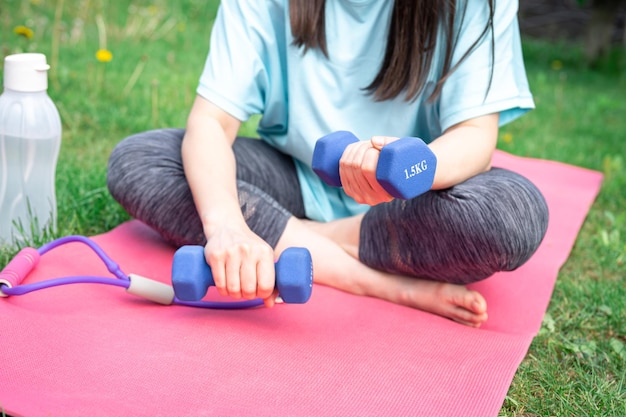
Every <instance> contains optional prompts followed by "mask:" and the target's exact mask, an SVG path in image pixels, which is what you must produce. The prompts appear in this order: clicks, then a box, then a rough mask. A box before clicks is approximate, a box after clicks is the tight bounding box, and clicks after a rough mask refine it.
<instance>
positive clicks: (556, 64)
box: [550, 59, 563, 71]
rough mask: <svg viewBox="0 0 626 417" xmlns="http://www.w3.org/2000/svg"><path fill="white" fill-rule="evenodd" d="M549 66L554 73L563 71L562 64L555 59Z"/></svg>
mask: <svg viewBox="0 0 626 417" xmlns="http://www.w3.org/2000/svg"><path fill="white" fill-rule="evenodd" d="M550 66H551V67H552V69H553V70H554V71H560V70H561V69H563V62H561V61H559V60H558V59H555V60H554V61H552V64H550Z"/></svg>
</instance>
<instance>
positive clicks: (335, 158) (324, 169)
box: [312, 130, 437, 200]
mask: <svg viewBox="0 0 626 417" xmlns="http://www.w3.org/2000/svg"><path fill="white" fill-rule="evenodd" d="M358 140H359V139H358V138H357V137H356V136H354V134H352V133H351V132H348V131H343V130H341V131H337V132H333V133H330V134H328V135H326V136H323V137H322V138H320V139H319V140H318V141H317V142H316V144H315V149H314V150H313V162H312V167H313V171H314V172H315V173H316V174H317V175H318V176H319V177H320V178H321V179H322V180H323V181H324V182H325V183H326V184H328V185H332V186H334V187H341V177H340V175H339V160H340V159H341V156H342V155H343V152H344V150H345V149H346V147H347V146H348V145H350V144H351V143H354V142H357V141H358ZM436 168H437V157H436V156H435V154H434V153H433V152H432V151H431V150H430V148H429V147H428V146H427V145H426V143H424V141H423V140H421V139H419V138H415V137H404V138H400V139H398V140H396V141H395V142H391V143H389V144H387V145H385V146H383V148H382V149H381V151H380V155H379V157H378V165H377V166H376V180H377V181H378V182H379V184H380V185H381V186H382V187H383V189H384V190H385V191H387V192H388V193H389V195H391V196H392V197H394V198H399V199H402V200H408V199H411V198H413V197H416V196H418V195H420V194H423V193H425V192H426V191H428V190H430V188H431V187H432V185H433V180H434V178H435V169H436Z"/></svg>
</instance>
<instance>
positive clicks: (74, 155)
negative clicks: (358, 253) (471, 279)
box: [0, 0, 626, 417]
mask: <svg viewBox="0 0 626 417" xmlns="http://www.w3.org/2000/svg"><path fill="white" fill-rule="evenodd" d="M216 5H217V1H215V0H214V1H205V0H184V1H179V2H167V1H165V0H155V1H151V2H148V1H140V0H132V1H131V0H129V1H121V0H116V1H115V0H114V1H104V0H91V1H77V0H65V1H60V0H57V2H45V1H43V0H38V1H35V0H30V1H23V0H3V1H2V3H1V4H0V52H1V53H2V55H3V56H4V55H7V54H9V53H16V52H24V51H37V52H43V53H45V54H47V55H48V60H49V63H50V64H51V65H52V67H53V68H52V71H51V73H50V88H49V94H50V96H51V97H52V98H53V99H54V101H55V102H56V104H57V106H58V108H59V111H60V113H61V117H62V119H63V128H64V132H63V142H62V148H61V153H60V157H59V162H58V170H57V198H58V207H59V212H58V230H57V232H56V234H55V236H57V235H58V236H62V235H68V234H84V235H93V234H97V233H102V232H105V231H107V230H110V229H111V228H113V227H115V226H116V225H118V224H119V223H121V222H123V221H126V220H127V219H128V215H127V214H126V213H125V212H124V211H123V210H122V209H121V208H120V207H119V206H118V205H117V204H116V203H115V202H114V201H113V199H112V198H111V197H110V196H109V194H108V192H107V190H106V186H105V177H106V163H107V159H108V155H109V153H110V151H111V149H112V148H113V146H114V145H115V144H116V143H117V142H118V141H119V140H120V139H122V138H123V137H125V136H127V135H129V134H132V133H135V132H138V131H143V130H146V129H152V128H159V127H172V126H177V127H182V126H184V124H185V119H186V116H187V112H188V110H189V108H190V106H191V103H192V100H193V97H194V94H195V87H196V84H197V81H198V77H199V75H200V72H201V70H202V65H203V62H204V59H205V57H206V51H207V46H208V39H209V34H210V29H211V25H210V21H211V19H212V17H213V15H214V12H215V9H216ZM98 16H100V17H98ZM98 21H100V27H101V29H102V28H104V29H105V30H106V48H107V49H109V50H110V51H111V52H112V53H113V60H112V61H111V62H108V63H102V62H98V61H97V60H96V59H95V53H96V51H97V50H98V49H99V48H100V47H102V46H105V45H104V43H103V41H104V38H102V35H100V34H99V30H98ZM18 25H25V26H27V27H29V28H31V29H32V30H33V31H34V36H33V38H31V39H26V38H24V37H20V36H18V35H15V34H14V33H13V28H14V27H16V26H18ZM524 50H525V55H526V62H527V70H528V76H529V82H530V85H531V89H532V90H533V93H534V96H535V99H536V103H537V106H538V108H537V110H535V111H533V112H531V113H529V114H528V115H526V116H524V117H523V118H521V119H519V120H517V121H515V122H514V123H512V124H510V125H508V126H505V127H504V128H503V129H502V131H501V135H500V142H499V148H500V149H502V150H504V151H507V152H511V153H513V154H517V155H522V156H530V157H537V158H546V159H552V160H557V161H562V162H565V163H569V164H573V165H578V166H582V167H586V168H590V169H593V170H597V171H601V172H603V173H604V174H605V180H604V183H603V186H602V190H601V192H600V194H599V196H598V198H597V200H596V201H595V203H594V205H593V207H592V208H591V211H590V213H589V215H588V218H587V220H586V222H585V224H584V226H583V228H582V230H581V232H580V235H579V238H578V239H577V241H576V245H575V247H574V249H573V251H572V254H571V256H570V258H569V260H568V261H567V263H566V264H565V266H564V267H563V268H562V270H561V272H560V274H559V277H558V280H557V283H556V287H555V290H554V295H553V297H552V301H551V304H550V306H549V309H548V312H547V314H546V318H545V320H544V323H543V326H542V330H541V332H540V333H539V335H538V336H537V337H536V338H535V339H534V341H533V343H532V346H531V348H530V351H529V353H528V355H527V357H526V359H525V360H524V361H523V362H522V364H521V366H520V368H519V371H518V372H517V374H516V376H515V378H514V381H513V384H512V386H511V388H510V390H509V393H508V396H507V399H506V401H505V403H504V404H503V408H502V410H501V415H502V416H526V417H529V416H548V415H550V416H585V415H589V416H623V415H626V311H625V307H624V301H625V300H626V278H625V276H624V275H625V271H626V267H625V266H624V263H625V262H626V211H625V210H624V207H626V191H625V190H626V161H625V159H626V73H625V72H624V70H625V69H626V59H625V55H626V54H624V53H623V51H622V52H620V51H614V52H613V53H612V55H611V56H609V57H608V58H607V59H605V60H604V61H603V62H601V63H600V64H599V65H598V66H597V67H596V68H594V69H589V68H587V67H586V65H584V60H583V55H582V52H581V50H580V49H579V48H578V47H577V46H576V45H568V44H550V43H544V42H540V41H535V40H526V41H525V43H524ZM253 128H254V122H250V123H247V124H246V125H244V127H243V129H244V131H245V132H244V133H246V134H250V133H251V132H252V131H253ZM49 237H50V236H46V237H44V238H42V239H39V241H36V242H33V243H34V244H36V245H37V244H40V243H42V241H43V240H46V239H48V238H49ZM14 253H15V251H14V250H7V249H5V250H3V251H2V252H0V265H4V264H6V262H7V261H8V260H9V259H10V257H11V256H12V255H13V254H14Z"/></svg>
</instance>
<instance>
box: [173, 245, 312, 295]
mask: <svg viewBox="0 0 626 417" xmlns="http://www.w3.org/2000/svg"><path fill="white" fill-rule="evenodd" d="M312 265H313V264H312V260H311V254H310V253H309V251H308V250H307V249H305V248H295V247H293V248H287V249H285V250H284V251H283V253H282V254H281V255H280V258H278V262H276V264H275V268H276V288H277V289H278V294H279V295H280V297H281V298H282V299H283V301H284V302H286V303H291V304H303V303H306V302H307V301H308V300H309V298H310V297H311V292H312V289H313V266H312ZM214 285H215V281H214V280H213V274H212V273H211V267H210V266H209V265H208V264H207V263H206V260H205V257H204V247H202V246H196V245H187V246H182V247H180V248H179V249H178V250H177V251H176V253H175V254H174V260H173V262H172V286H173V287H174V294H175V295H176V298H178V299H180V300H183V301H199V300H201V299H202V298H203V297H204V296H205V295H206V293H207V290H208V289H209V287H210V286H214Z"/></svg>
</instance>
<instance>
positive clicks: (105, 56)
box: [96, 49, 113, 62]
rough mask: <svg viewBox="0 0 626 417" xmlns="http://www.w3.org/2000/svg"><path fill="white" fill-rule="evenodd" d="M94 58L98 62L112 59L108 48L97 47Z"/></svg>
mask: <svg viewBox="0 0 626 417" xmlns="http://www.w3.org/2000/svg"><path fill="white" fill-rule="evenodd" d="M96 59H97V60H98V61H100V62H110V61H111V60H112V59H113V53H111V51H109V50H108V49H98V51H97V52H96Z"/></svg>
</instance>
